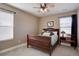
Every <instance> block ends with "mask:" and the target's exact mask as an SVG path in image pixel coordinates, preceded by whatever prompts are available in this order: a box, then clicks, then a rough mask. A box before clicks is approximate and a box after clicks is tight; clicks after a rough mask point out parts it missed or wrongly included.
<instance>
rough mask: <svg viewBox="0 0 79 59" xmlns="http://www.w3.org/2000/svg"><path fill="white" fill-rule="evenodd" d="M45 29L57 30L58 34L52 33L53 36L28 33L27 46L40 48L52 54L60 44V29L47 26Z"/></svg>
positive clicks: (45, 30)
mask: <svg viewBox="0 0 79 59" xmlns="http://www.w3.org/2000/svg"><path fill="white" fill-rule="evenodd" d="M43 30H44V32H47V31H49V32H57V35H56V36H55V35H51V36H44V35H43V36H33V35H27V48H29V46H32V47H34V48H38V49H40V50H42V51H44V52H47V53H49V55H50V56H51V53H52V52H53V50H54V49H55V48H56V46H57V45H58V44H59V29H54V28H45V29H43ZM56 37H57V38H56Z"/></svg>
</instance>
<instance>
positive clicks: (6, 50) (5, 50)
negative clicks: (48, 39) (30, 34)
mask: <svg viewBox="0 0 79 59" xmlns="http://www.w3.org/2000/svg"><path fill="white" fill-rule="evenodd" d="M26 45H27V44H26V43H23V44H19V45H16V46H13V47H11V48H8V49H4V50H1V51H0V54H1V53H5V52H8V51H11V50H13V49H16V48H19V47H22V46H26Z"/></svg>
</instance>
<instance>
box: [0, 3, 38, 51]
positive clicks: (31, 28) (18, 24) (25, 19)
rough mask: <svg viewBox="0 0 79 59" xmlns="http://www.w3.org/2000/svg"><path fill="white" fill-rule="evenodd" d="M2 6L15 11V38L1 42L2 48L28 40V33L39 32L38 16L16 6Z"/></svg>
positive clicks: (0, 5) (1, 5)
mask: <svg viewBox="0 0 79 59" xmlns="http://www.w3.org/2000/svg"><path fill="white" fill-rule="evenodd" d="M0 7H2V8H5V9H8V10H12V11H15V12H16V14H15V15H14V39H13V40H7V41H3V42H0V50H3V49H6V48H9V47H12V46H15V45H17V44H21V43H24V42H26V40H25V39H26V36H27V33H28V34H33V35H36V34H37V33H38V18H37V17H35V16H32V15H31V14H28V13H26V12H24V11H21V10H19V9H16V8H14V7H11V6H8V5H5V4H0Z"/></svg>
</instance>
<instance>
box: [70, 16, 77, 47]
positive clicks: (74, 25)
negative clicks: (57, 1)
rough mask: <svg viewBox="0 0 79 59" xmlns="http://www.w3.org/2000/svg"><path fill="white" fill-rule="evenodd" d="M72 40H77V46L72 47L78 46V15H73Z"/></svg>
mask: <svg viewBox="0 0 79 59" xmlns="http://www.w3.org/2000/svg"><path fill="white" fill-rule="evenodd" d="M71 35H72V39H71V40H73V38H75V42H76V44H75V45H74V44H73V43H71V46H75V47H76V46H77V15H72V28H71Z"/></svg>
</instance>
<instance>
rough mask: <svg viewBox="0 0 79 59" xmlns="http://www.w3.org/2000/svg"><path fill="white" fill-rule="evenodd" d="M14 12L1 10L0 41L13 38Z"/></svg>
mask: <svg viewBox="0 0 79 59" xmlns="http://www.w3.org/2000/svg"><path fill="white" fill-rule="evenodd" d="M13 18H14V14H13V13H9V12H4V11H0V41H3V40H10V39H13Z"/></svg>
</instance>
